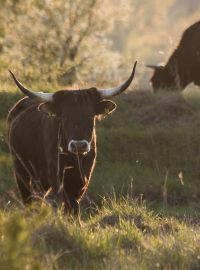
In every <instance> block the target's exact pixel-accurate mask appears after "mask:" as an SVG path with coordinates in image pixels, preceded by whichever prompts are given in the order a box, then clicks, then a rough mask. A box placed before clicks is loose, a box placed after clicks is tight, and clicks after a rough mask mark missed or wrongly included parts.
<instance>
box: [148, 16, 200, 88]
mask: <svg viewBox="0 0 200 270" xmlns="http://www.w3.org/2000/svg"><path fill="white" fill-rule="evenodd" d="M147 67H150V68H153V69H154V74H153V76H152V78H151V83H152V86H153V89H154V90H155V91H157V90H159V89H162V88H165V89H169V90H170V89H171V90H177V89H179V90H182V89H184V88H185V87H186V86H187V85H188V84H189V83H191V82H193V83H194V84H196V85H198V86H200V21H198V22H196V23H195V24H193V25H191V26H190V27H189V28H187V29H186V30H185V31H184V33H183V35H182V39H181V41H180V43H179V45H178V47H177V48H176V50H175V51H174V52H173V54H172V55H171V57H170V58H169V60H168V62H167V64H166V65H165V66H153V65H148V66H147Z"/></svg>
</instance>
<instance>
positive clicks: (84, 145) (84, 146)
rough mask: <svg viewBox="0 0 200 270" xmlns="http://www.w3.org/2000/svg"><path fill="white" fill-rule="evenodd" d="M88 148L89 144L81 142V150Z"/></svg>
mask: <svg viewBox="0 0 200 270" xmlns="http://www.w3.org/2000/svg"><path fill="white" fill-rule="evenodd" d="M87 146H88V143H87V142H81V145H80V147H81V148H83V149H86V148H87Z"/></svg>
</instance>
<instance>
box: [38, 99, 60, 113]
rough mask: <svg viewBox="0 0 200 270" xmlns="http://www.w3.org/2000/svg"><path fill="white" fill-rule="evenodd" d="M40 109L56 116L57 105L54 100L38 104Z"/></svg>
mask: <svg viewBox="0 0 200 270" xmlns="http://www.w3.org/2000/svg"><path fill="white" fill-rule="evenodd" d="M38 110H39V111H40V112H42V113H45V114H47V115H48V116H56V115H57V113H56V109H55V105H54V104H53V103H52V102H44V103H41V104H40V105H39V106H38Z"/></svg>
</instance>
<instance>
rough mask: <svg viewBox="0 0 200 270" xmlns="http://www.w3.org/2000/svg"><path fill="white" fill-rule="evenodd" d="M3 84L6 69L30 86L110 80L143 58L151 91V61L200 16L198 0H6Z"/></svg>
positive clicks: (159, 59) (0, 20)
mask: <svg viewBox="0 0 200 270" xmlns="http://www.w3.org/2000/svg"><path fill="white" fill-rule="evenodd" d="M0 4H1V9H0V63H1V65H0V81H1V85H2V88H5V87H6V86H7V84H8V81H10V78H9V75H8V72H7V71H8V69H12V70H13V71H15V72H17V74H18V75H19V76H20V79H22V80H23V81H25V82H27V81H28V83H29V86H30V84H34V85H35V84H42V83H48V82H49V83H50V85H54V84H55V85H57V84H58V85H63V86H66V85H74V84H76V83H78V84H79V86H80V85H85V84H86V85H91V84H93V85H96V86H101V85H108V84H109V85H110V84H116V83H117V82H119V81H121V80H122V79H123V78H124V77H127V75H128V74H129V73H130V70H131V67H132V64H133V62H134V61H135V60H136V59H137V60H138V61H139V64H138V70H137V80H138V81H137V86H136V88H138V89H151V86H150V84H149V78H150V77H151V74H152V71H151V70H148V69H147V68H146V67H145V65H146V64H158V63H165V62H166V60H167V59H168V57H169V55H170V54H171V53H172V52H173V50H174V48H175V47H176V46H177V44H178V42H179V40H180V37H181V34H182V32H183V31H184V30H185V29H186V28H187V27H188V26H189V25H191V24H192V23H194V22H195V21H197V20H199V10H200V1H199V0H190V1H188V0H163V1H160V0H153V1H147V0H143V1H141V0H117V1H116V0H112V1H106V0H84V1H82V0H68V1H66V0H40V1H39V0H30V1H23V0H0Z"/></svg>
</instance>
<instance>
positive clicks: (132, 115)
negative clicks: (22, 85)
mask: <svg viewBox="0 0 200 270" xmlns="http://www.w3.org/2000/svg"><path fill="white" fill-rule="evenodd" d="M19 97H20V95H19V94H18V93H17V92H14V91H12V92H0V196H1V198H0V206H1V207H0V209H1V210H0V269H3V270H7V269H39V270H40V269H48V270H51V269H56V270H57V269H58V270H60V269H138V270H140V269H141V270H143V269H144V270H145V269H181V270H182V269H183V270H184V269H194V270H195V269H200V257H199V254H200V247H199V242H200V227H199V224H200V207H199V198H200V181H199V179H200V166H199V164H200V147H199V145H200V143H199V142H200V139H199V138H200V93H198V92H194V91H193V92H190V93H187V92H185V93H182V94H171V95H170V94H160V95H153V94H150V93H130V94H127V95H123V96H121V97H119V98H116V99H115V101H116V103H117V104H118V109H117V111H116V112H114V113H113V114H112V115H110V116H109V117H107V118H106V119H104V120H103V121H101V122H100V123H98V124H97V137H98V138H97V142H98V143H97V144H98V158H97V164H96V167H95V172H94V175H93V177H92V181H91V185H90V186H89V189H88V192H87V194H86V197H85V198H84V200H83V203H82V208H81V213H82V224H83V226H82V227H80V226H79V225H78V222H77V221H76V220H72V219H70V218H67V217H65V216H63V215H62V211H61V210H58V211H57V212H55V211H53V210H52V209H50V208H49V207H48V206H46V205H45V204H44V202H42V203H41V202H39V203H37V204H35V205H33V207H31V208H26V209H24V207H23V206H22V204H21V200H20V196H19V194H18V191H17V187H16V184H15V181H14V178H13V173H12V162H11V158H10V155H9V150H8V145H7V138H6V134H7V131H6V115H7V113H8V111H9V109H10V108H11V106H12V105H13V104H14V103H15V102H16V101H17V100H18V99H19ZM144 201H145V203H144Z"/></svg>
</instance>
